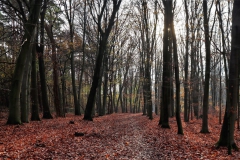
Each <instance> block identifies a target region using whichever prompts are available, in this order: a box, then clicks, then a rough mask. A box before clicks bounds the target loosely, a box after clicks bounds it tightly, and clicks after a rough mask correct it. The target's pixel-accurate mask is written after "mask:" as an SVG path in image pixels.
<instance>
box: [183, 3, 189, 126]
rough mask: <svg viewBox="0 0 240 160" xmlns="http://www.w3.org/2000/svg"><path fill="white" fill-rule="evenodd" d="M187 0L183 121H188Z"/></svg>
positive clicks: (186, 11)
mask: <svg viewBox="0 0 240 160" xmlns="http://www.w3.org/2000/svg"><path fill="white" fill-rule="evenodd" d="M187 1H188V0H184V7H185V14H186V45H185V52H186V54H185V64H184V73H185V75H184V78H185V80H184V122H188V121H189V119H188V94H189V79H188V56H189V51H188V46H189V22H188V21H189V13H188V3H187Z"/></svg>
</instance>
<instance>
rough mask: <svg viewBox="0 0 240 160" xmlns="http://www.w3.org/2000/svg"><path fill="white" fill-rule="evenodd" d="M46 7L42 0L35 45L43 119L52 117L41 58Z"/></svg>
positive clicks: (45, 1) (45, 0)
mask: <svg viewBox="0 0 240 160" xmlns="http://www.w3.org/2000/svg"><path fill="white" fill-rule="evenodd" d="M46 9H47V0H44V4H43V6H42V12H41V28H40V30H41V33H40V46H39V47H37V48H38V49H37V52H38V66H39V75H40V83H41V94H42V96H41V97H42V105H43V117H42V118H43V119H52V118H53V117H52V115H51V112H50V107H49V102H48V93H47V83H46V77H45V64H44V59H43V53H44V19H45V13H46Z"/></svg>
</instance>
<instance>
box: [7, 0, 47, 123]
mask: <svg viewBox="0 0 240 160" xmlns="http://www.w3.org/2000/svg"><path fill="white" fill-rule="evenodd" d="M34 2H35V3H32V4H31V10H30V13H29V18H28V20H27V22H26V23H24V29H25V33H24V36H23V41H24V43H23V45H22V47H21V51H20V54H19V56H18V59H17V62H16V66H15V69H14V74H13V79H12V86H11V91H10V95H9V97H10V98H9V115H8V121H7V124H20V123H21V118H20V91H21V84H22V79H23V71H24V67H23V66H25V62H26V59H27V56H29V55H30V54H31V51H32V50H31V46H32V43H34V39H35V29H36V24H37V22H38V17H39V13H40V9H41V4H42V0H36V1H34Z"/></svg>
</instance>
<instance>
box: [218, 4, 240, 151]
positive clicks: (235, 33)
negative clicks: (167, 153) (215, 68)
mask: <svg viewBox="0 0 240 160" xmlns="http://www.w3.org/2000/svg"><path fill="white" fill-rule="evenodd" d="M239 8H240V1H238V0H234V4H233V12H232V44H231V57H230V67H229V81H228V87H227V88H228V89H227V104H226V111H225V115H224V121H223V125H222V130H221V134H220V138H219V141H218V143H217V144H216V146H217V147H219V146H227V147H228V154H231V149H232V148H234V149H238V148H237V145H236V143H235V141H234V126H235V119H236V113H237V99H238V97H237V96H238V83H239V82H238V56H239V55H238V54H239V52H240V45H239V40H240V10H239Z"/></svg>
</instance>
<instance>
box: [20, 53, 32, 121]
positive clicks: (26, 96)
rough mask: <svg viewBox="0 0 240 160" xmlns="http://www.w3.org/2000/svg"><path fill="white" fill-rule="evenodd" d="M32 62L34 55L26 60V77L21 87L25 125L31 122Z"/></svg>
mask: <svg viewBox="0 0 240 160" xmlns="http://www.w3.org/2000/svg"><path fill="white" fill-rule="evenodd" d="M31 60H32V55H29V56H28V57H27V60H26V64H25V67H24V73H23V74H24V75H23V81H22V86H21V99H20V106H21V121H22V122H23V123H28V122H29V108H30V100H29V99H30V96H29V90H30V87H29V86H30V76H31V74H30V73H31V72H30V71H31Z"/></svg>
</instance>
